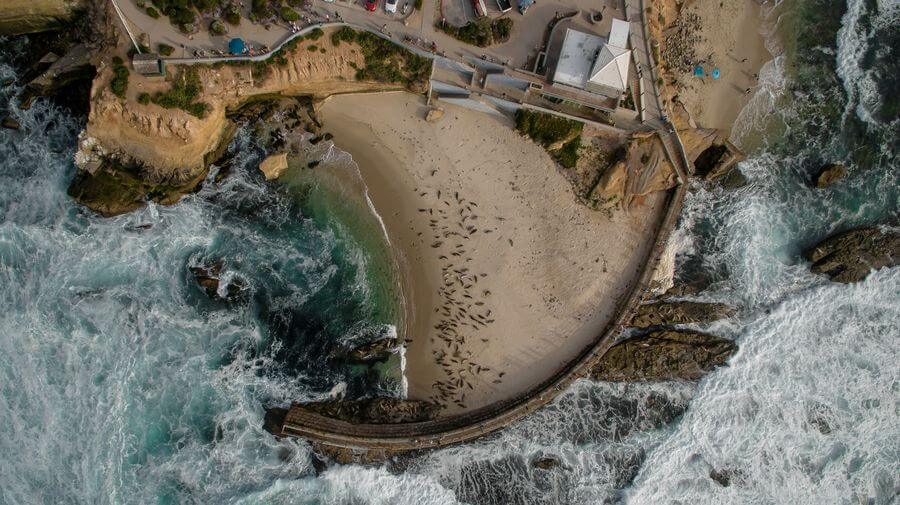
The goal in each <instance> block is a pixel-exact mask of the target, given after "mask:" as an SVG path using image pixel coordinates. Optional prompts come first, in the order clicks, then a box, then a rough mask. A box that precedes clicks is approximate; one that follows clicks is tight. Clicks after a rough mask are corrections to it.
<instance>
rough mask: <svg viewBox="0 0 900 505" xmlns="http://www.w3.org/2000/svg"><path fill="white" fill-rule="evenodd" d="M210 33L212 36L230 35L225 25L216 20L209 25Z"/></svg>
mask: <svg viewBox="0 0 900 505" xmlns="http://www.w3.org/2000/svg"><path fill="white" fill-rule="evenodd" d="M209 33H210V34H212V35H225V34H226V33H228V28H226V27H225V23H223V22H222V21H220V20H218V19H216V20H213V22H212V23H210V24H209Z"/></svg>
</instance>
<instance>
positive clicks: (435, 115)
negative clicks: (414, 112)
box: [425, 107, 444, 123]
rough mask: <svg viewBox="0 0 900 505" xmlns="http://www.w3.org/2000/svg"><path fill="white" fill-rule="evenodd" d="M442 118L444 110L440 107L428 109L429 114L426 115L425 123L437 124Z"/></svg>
mask: <svg viewBox="0 0 900 505" xmlns="http://www.w3.org/2000/svg"><path fill="white" fill-rule="evenodd" d="M442 117H444V109H442V108H440V107H435V108H432V109H428V112H426V113H425V121H427V122H429V123H436V122H437V121H438V120H439V119H441V118H442Z"/></svg>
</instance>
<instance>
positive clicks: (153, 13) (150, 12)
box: [147, 7, 159, 19]
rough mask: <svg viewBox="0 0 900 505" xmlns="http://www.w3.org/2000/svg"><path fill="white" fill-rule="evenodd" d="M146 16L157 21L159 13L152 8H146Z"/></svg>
mask: <svg viewBox="0 0 900 505" xmlns="http://www.w3.org/2000/svg"><path fill="white" fill-rule="evenodd" d="M147 15H148V16H150V17H151V18H153V19H159V11H158V10H156V9H154V8H153V7H147Z"/></svg>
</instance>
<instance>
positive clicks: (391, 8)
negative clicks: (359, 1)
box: [384, 0, 400, 14]
mask: <svg viewBox="0 0 900 505" xmlns="http://www.w3.org/2000/svg"><path fill="white" fill-rule="evenodd" d="M399 3H400V0H384V12H388V13H391V14H393V13H394V12H397V4H399Z"/></svg>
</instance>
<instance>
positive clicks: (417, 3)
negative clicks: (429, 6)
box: [413, 0, 422, 11]
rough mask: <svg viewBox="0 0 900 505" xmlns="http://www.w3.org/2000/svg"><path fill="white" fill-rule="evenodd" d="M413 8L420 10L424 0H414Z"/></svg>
mask: <svg viewBox="0 0 900 505" xmlns="http://www.w3.org/2000/svg"><path fill="white" fill-rule="evenodd" d="M413 8H415V9H416V10H418V11H420V10H422V0H415V2H413Z"/></svg>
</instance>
